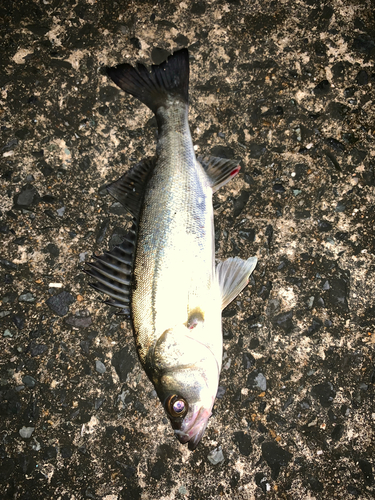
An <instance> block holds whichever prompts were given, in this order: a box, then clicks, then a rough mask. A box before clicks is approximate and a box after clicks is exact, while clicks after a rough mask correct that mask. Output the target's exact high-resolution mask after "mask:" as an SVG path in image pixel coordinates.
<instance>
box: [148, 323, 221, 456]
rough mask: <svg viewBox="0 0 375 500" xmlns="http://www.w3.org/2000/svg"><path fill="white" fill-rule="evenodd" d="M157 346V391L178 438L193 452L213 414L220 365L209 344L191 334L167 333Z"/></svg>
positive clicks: (155, 377)
mask: <svg viewBox="0 0 375 500" xmlns="http://www.w3.org/2000/svg"><path fill="white" fill-rule="evenodd" d="M180 333H182V332H180ZM158 344H159V345H157V348H156V350H155V352H157V364H158V366H157V370H155V372H154V377H153V382H154V386H155V389H156V392H157V393H158V396H159V399H160V401H161V403H162V404H163V407H164V410H165V412H166V414H167V416H168V418H169V420H170V422H171V424H172V428H173V429H174V432H175V436H176V437H177V439H178V440H179V441H180V443H182V444H185V443H188V448H189V450H194V449H195V448H196V447H197V445H198V443H199V442H200V440H201V438H202V436H203V434H204V432H205V430H206V427H207V424H208V420H209V418H210V416H211V414H212V407H213V405H214V403H215V398H216V394H217V388H218V384H219V375H220V368H221V362H218V361H217V360H216V358H215V356H214V354H213V352H212V351H211V349H210V348H209V347H208V346H207V345H205V344H203V343H202V342H201V341H199V340H197V339H196V338H193V337H191V336H189V335H188V334H185V335H178V334H177V332H176V331H171V330H168V332H165V334H164V335H163V338H162V339H161V341H160V340H159V342H158ZM154 366H155V365H154ZM155 374H156V376H155Z"/></svg>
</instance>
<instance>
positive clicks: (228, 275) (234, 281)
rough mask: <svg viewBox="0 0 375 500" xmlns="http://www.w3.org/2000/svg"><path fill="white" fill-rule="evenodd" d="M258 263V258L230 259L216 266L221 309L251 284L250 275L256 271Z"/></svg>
mask: <svg viewBox="0 0 375 500" xmlns="http://www.w3.org/2000/svg"><path fill="white" fill-rule="evenodd" d="M257 261H258V259H257V258H256V257H250V258H249V259H247V260H242V259H240V258H239V257H230V258H229V259H227V260H225V261H224V262H220V263H219V264H218V265H217V266H216V275H217V278H218V281H219V286H220V290H221V297H222V303H221V309H224V308H225V307H227V305H228V304H230V303H231V302H232V300H234V299H235V298H236V297H237V295H238V294H239V293H240V292H242V290H243V289H244V288H245V286H246V285H247V284H248V282H249V277H250V274H251V273H252V272H253V271H254V269H255V266H256V265H257Z"/></svg>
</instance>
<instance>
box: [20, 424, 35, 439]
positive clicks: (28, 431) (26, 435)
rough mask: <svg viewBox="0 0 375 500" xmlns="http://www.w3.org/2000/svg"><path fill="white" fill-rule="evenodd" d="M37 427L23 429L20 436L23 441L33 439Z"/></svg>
mask: <svg viewBox="0 0 375 500" xmlns="http://www.w3.org/2000/svg"><path fill="white" fill-rule="evenodd" d="M34 430H35V427H25V426H24V427H22V429H20V430H19V434H20V436H21V438H23V439H28V438H30V437H31V434H32V433H33V432H34Z"/></svg>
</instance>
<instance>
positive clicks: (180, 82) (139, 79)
mask: <svg viewBox="0 0 375 500" xmlns="http://www.w3.org/2000/svg"><path fill="white" fill-rule="evenodd" d="M107 74H108V76H109V77H110V78H111V79H112V80H113V81H114V83H115V84H116V85H118V86H119V87H120V88H121V89H122V90H124V91H125V92H127V93H128V94H131V95H132V96H134V97H136V98H137V99H139V100H140V101H141V102H143V103H144V104H146V106H148V107H149V108H150V109H151V110H152V111H153V112H154V113H156V111H157V109H158V108H159V107H160V106H163V105H165V104H166V101H167V99H168V97H169V98H170V97H172V98H173V97H175V98H179V99H181V100H182V101H184V102H186V103H187V102H188V91H189V52H188V50H187V49H181V50H178V51H177V52H174V53H173V54H172V55H171V56H169V57H168V59H167V60H166V61H164V62H163V63H161V64H159V65H157V66H155V65H153V66H151V72H150V71H148V70H147V68H146V67H145V66H143V64H138V65H137V68H134V67H133V66H131V65H130V64H120V65H118V66H115V67H113V68H107Z"/></svg>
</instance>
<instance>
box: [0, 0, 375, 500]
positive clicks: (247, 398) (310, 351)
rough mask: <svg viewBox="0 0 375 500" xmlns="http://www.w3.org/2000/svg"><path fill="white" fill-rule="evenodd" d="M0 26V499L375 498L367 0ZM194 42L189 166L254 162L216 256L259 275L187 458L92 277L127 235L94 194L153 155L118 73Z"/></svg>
mask: <svg viewBox="0 0 375 500" xmlns="http://www.w3.org/2000/svg"><path fill="white" fill-rule="evenodd" d="M0 22H1V28H0V29H1V36H0V51H1V57H0V68H1V73H0V87H1V96H0V121H1V123H0V125H1V143H0V148H1V151H0V155H1V156H0V162H1V184H0V187H1V191H0V195H1V198H0V199H1V201H0V203H1V208H0V210H1V222H0V231H1V241H2V245H1V260H0V283H1V285H0V286H1V294H0V298H1V300H2V303H1V311H0V316H1V318H0V321H1V330H0V334H1V338H0V343H1V365H0V370H1V373H0V377H1V378H0V384H1V385H0V416H1V420H0V436H1V443H0V457H1V466H0V491H1V496H2V498H9V499H13V498H14V499H34V498H46V499H47V498H56V499H59V498H61V499H85V498H91V499H106V500H115V499H174V498H176V499H183V498H186V499H189V500H193V499H195V500H197V499H216V498H226V499H244V500H248V499H265V498H270V499H279V498H283V499H293V500H299V499H313V498H316V499H323V498H324V499H331V498H358V499H371V498H374V495H375V493H374V477H373V474H374V450H375V443H374V425H375V407H374V383H375V368H374V359H373V351H374V343H375V327H374V323H375V319H374V315H375V303H374V296H375V280H374V270H375V258H374V254H375V236H374V229H375V210H374V194H375V141H374V138H375V119H374V117H375V111H374V85H375V68H374V58H375V17H374V10H373V4H372V2H371V1H370V0H361V1H359V0H357V1H355V0H354V1H349V0H333V1H332V2H328V1H327V2H320V1H318V0H304V1H303V0H294V1H291V0H284V1H280V2H277V1H272V2H269V1H264V2H261V1H259V0H258V1H254V2H244V1H241V0H232V1H227V2H224V1H217V0H213V1H207V2H194V3H192V2H188V1H186V2H184V1H182V2H167V1H161V2H158V3H157V4H156V3H155V4H154V3H152V2H147V1H142V2H114V3H111V2H100V1H97V2H95V1H94V0H87V1H86V2H85V1H81V0H78V1H77V2H68V3H64V4H63V3H62V2H58V1H56V0H45V1H43V2H37V1H35V2H33V1H31V0H30V1H25V0H20V1H19V2H17V3H15V2H12V1H10V0H3V1H2V2H1V5H0ZM184 46H186V47H188V48H189V51H190V58H191V61H190V62H191V85H190V102H191V106H190V124H191V129H192V134H193V138H194V142H195V144H196V145H197V152H198V153H203V154H207V153H210V154H214V155H216V156H227V157H236V158H239V159H240V160H241V165H242V170H241V174H240V175H239V176H238V178H236V179H235V180H234V181H233V182H232V183H230V184H229V185H227V186H226V187H225V188H223V189H221V190H220V191H219V192H218V193H217V195H215V200H214V202H215V215H216V220H215V223H216V229H217V258H218V259H221V258H226V257H228V256H231V255H240V256H241V257H248V256H251V255H257V256H258V258H259V264H258V267H257V269H256V271H255V273H254V275H253V278H252V281H251V283H250V285H249V287H248V288H247V289H246V290H245V291H244V292H243V293H242V294H241V296H239V298H238V299H237V300H236V301H235V303H233V304H231V305H230V306H229V307H228V309H227V310H226V311H225V312H224V316H225V317H224V319H223V329H224V368H223V371H222V376H221V381H220V390H219V395H218V400H217V402H216V405H215V408H214V415H213V416H212V418H211V421H210V424H209V427H208V429H207V432H206V434H205V436H204V438H203V440H202V443H201V444H200V446H199V447H198V449H197V450H196V451H195V452H193V453H191V452H189V451H188V450H187V449H186V447H183V446H182V445H180V444H179V443H178V442H177V441H176V440H175V438H174V437H173V434H172V432H171V429H170V426H169V424H168V422H167V421H166V418H165V416H164V413H163V410H162V408H161V406H160V405H159V402H158V399H157V398H156V397H155V394H154V393H153V391H152V386H151V384H150V382H149V381H148V379H147V377H146V375H145V374H144V373H143V371H142V369H141V367H140V365H139V363H138V361H137V357H136V352H135V348H134V346H133V339H132V335H131V330H130V325H129V324H128V322H126V321H122V319H121V318H120V317H118V316H116V315H115V314H114V313H115V311H114V310H112V309H111V308H109V307H108V306H105V305H103V304H101V302H100V301H99V300H98V299H99V297H98V294H96V293H95V292H93V291H92V290H91V289H90V288H89V287H88V285H87V282H88V280H87V278H86V277H85V276H84V275H83V274H82V272H81V268H82V266H83V265H84V262H85V261H86V260H88V259H89V258H90V256H91V254H92V252H102V251H103V250H104V249H106V248H107V247H109V246H113V245H115V244H117V243H118V242H119V241H120V240H121V236H122V235H123V234H124V231H125V228H126V225H127V223H128V221H129V217H128V216H127V215H125V214H124V211H123V210H122V209H121V207H119V206H118V204H116V203H114V202H113V200H112V199H111V198H110V197H109V195H106V194H105V191H104V190H103V186H104V185H105V184H106V183H108V182H109V181H111V180H115V179H116V178H118V177H119V176H120V175H121V174H123V173H124V172H125V171H126V169H128V168H129V167H130V166H131V165H133V164H134V163H135V162H136V161H138V160H140V159H142V158H144V157H146V156H149V155H150V156H151V155H152V154H153V153H154V148H155V134H156V128H155V120H154V118H153V117H152V114H151V112H149V111H148V110H147V109H146V108H145V107H144V106H143V105H141V104H140V103H139V102H137V101H136V100H135V99H133V98H131V97H128V96H125V95H124V94H123V93H121V92H120V91H119V90H118V89H117V88H116V87H115V86H114V85H113V84H111V82H110V81H109V80H108V78H107V77H106V76H105V74H104V71H103V67H104V66H106V65H113V64H116V63H120V62H124V61H127V62H130V63H133V64H134V63H135V62H136V61H138V60H141V61H143V62H145V63H150V62H154V63H158V62H160V61H161V60H162V59H163V58H165V57H166V55H167V53H170V52H172V51H173V50H175V49H177V48H180V47H184ZM216 462H218V463H216Z"/></svg>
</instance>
